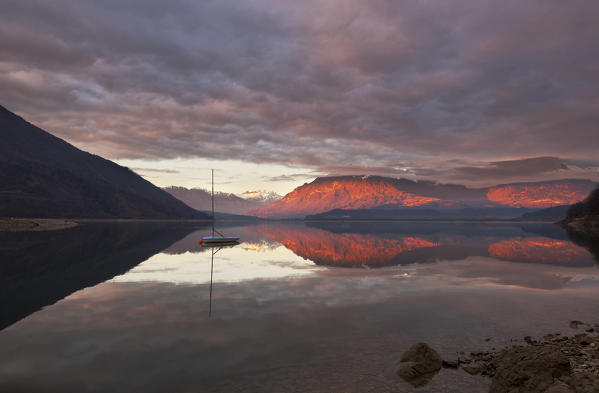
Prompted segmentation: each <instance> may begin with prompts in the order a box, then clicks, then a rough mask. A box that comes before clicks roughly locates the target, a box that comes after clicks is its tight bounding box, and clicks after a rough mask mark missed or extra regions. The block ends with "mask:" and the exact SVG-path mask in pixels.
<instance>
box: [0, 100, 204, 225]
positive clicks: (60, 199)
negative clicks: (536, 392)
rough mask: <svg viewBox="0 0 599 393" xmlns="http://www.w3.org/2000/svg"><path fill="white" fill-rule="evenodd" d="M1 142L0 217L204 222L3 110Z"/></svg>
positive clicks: (141, 182) (129, 174)
mask: <svg viewBox="0 0 599 393" xmlns="http://www.w3.org/2000/svg"><path fill="white" fill-rule="evenodd" d="M0 139H1V140H2V143H0V217H78V218H161V219H162V218H193V219H206V218H208V216H207V215H206V214H204V213H201V212H199V211H197V210H195V209H192V208H191V207H189V206H187V205H185V204H184V203H183V202H181V201H180V200H178V199H176V198H175V197H173V196H172V195H170V194H169V193H167V192H166V191H164V190H161V189H160V188H158V187H156V186H154V185H153V184H152V183H150V182H149V181H147V180H145V179H143V178H142V177H140V176H139V175H137V174H135V173H134V172H133V171H131V170H130V169H128V168H126V167H123V166H120V165H117V164H115V163H114V162H112V161H109V160H106V159H104V158H102V157H99V156H97V155H93V154H90V153H87V152H85V151H82V150H79V149H78V148H76V147H75V146H73V145H71V144H69V143H67V142H66V141H64V140H62V139H60V138H57V137H55V136H53V135H52V134H50V133H48V132H46V131H44V130H42V129H41V128H38V127H36V126H34V125H33V124H30V123H28V122H27V121H25V120H24V119H22V118H21V117H19V116H17V115H15V114H14V113H12V112H10V111H9V110H7V109H6V108H4V107H2V106H0Z"/></svg>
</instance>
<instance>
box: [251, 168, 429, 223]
mask: <svg viewBox="0 0 599 393" xmlns="http://www.w3.org/2000/svg"><path fill="white" fill-rule="evenodd" d="M391 180H393V179H391ZM437 201H439V199H438V198H435V197H429V196H422V195H415V194H413V193H410V192H408V191H406V190H401V189H399V188H398V187H396V186H395V185H394V184H392V183H391V182H389V181H387V180H386V179H385V178H381V177H357V176H343V177H338V178H336V177H331V178H318V179H316V180H314V181H313V182H312V183H309V184H304V185H303V186H300V187H298V188H296V189H295V190H293V191H291V192H290V193H289V194H287V195H285V196H284V197H283V198H282V199H280V200H278V201H276V202H273V203H271V204H270V205H268V206H265V207H262V208H259V209H254V210H249V211H248V212H247V214H251V215H257V216H259V217H292V216H303V215H306V214H315V213H322V212H326V211H329V210H333V209H369V208H373V207H379V206H383V205H396V206H425V205H429V204H431V203H433V202H437Z"/></svg>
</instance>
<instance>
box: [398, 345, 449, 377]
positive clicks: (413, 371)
mask: <svg viewBox="0 0 599 393" xmlns="http://www.w3.org/2000/svg"><path fill="white" fill-rule="evenodd" d="M442 365H443V360H441V357H440V356H439V354H438V353H437V351H435V350H434V349H432V348H430V347H429V346H428V345H426V344H425V343H418V344H414V345H412V346H411V347H410V349H408V351H407V352H406V353H404V354H403V355H402V357H401V359H400V360H399V363H398V364H397V375H399V376H400V377H402V378H403V380H404V381H406V382H408V383H410V384H411V385H412V386H414V387H419V386H424V385H426V384H427V383H428V382H429V381H430V380H431V379H432V378H433V377H434V376H435V374H436V373H437V372H438V371H439V370H440V369H441V366H442Z"/></svg>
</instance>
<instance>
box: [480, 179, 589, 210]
mask: <svg viewBox="0 0 599 393" xmlns="http://www.w3.org/2000/svg"><path fill="white" fill-rule="evenodd" d="M592 189H593V183H592V182H590V181H585V180H558V181H552V182H543V183H514V184H505V185H500V186H495V187H491V188H489V191H488V192H487V198H488V199H489V200H490V201H493V202H497V203H500V204H502V205H507V206H513V207H533V208H545V207H551V206H560V205H571V204H573V203H576V202H579V201H581V200H583V199H584V198H585V197H586V196H587V195H588V194H589V193H590V192H591V191H592Z"/></svg>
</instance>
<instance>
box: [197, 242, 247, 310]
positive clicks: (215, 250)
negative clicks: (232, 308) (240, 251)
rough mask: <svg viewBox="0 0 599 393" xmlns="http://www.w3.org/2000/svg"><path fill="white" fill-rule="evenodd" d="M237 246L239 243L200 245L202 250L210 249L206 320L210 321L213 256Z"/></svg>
mask: <svg viewBox="0 0 599 393" xmlns="http://www.w3.org/2000/svg"><path fill="white" fill-rule="evenodd" d="M238 244H239V242H237V241H235V242H231V243H227V244H217V243H207V244H203V243H200V245H201V246H202V248H210V249H211V250H210V297H209V301H208V319H212V287H213V284H214V280H213V278H214V255H216V253H218V252H219V251H220V250H222V249H223V248H231V247H235V246H236V245H238Z"/></svg>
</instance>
